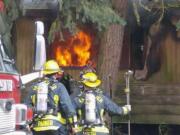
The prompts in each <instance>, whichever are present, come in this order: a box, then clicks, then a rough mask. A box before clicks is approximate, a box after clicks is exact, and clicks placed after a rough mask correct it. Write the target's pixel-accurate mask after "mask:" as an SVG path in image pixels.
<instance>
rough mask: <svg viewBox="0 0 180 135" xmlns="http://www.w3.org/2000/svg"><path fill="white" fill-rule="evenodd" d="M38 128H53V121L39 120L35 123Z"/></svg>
mask: <svg viewBox="0 0 180 135" xmlns="http://www.w3.org/2000/svg"><path fill="white" fill-rule="evenodd" d="M37 125H38V127H47V126H53V120H40V121H38V122H37Z"/></svg>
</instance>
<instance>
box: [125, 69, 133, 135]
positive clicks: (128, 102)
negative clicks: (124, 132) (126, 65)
mask: <svg viewBox="0 0 180 135" xmlns="http://www.w3.org/2000/svg"><path fill="white" fill-rule="evenodd" d="M132 74H133V71H131V70H128V71H127V72H126V73H125V75H124V77H125V80H126V88H125V93H126V102H127V105H130V87H129V79H130V76H131V75H132ZM130 126H131V121H130V113H129V114H128V135H130V134H131V127H130Z"/></svg>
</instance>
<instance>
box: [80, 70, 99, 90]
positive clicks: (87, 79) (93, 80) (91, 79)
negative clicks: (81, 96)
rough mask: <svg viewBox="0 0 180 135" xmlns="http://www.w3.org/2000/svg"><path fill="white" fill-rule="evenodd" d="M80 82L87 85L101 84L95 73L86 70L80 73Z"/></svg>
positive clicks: (95, 85)
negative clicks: (82, 73)
mask: <svg viewBox="0 0 180 135" xmlns="http://www.w3.org/2000/svg"><path fill="white" fill-rule="evenodd" d="M82 83H83V84H84V85H86V86H88V87H92V88H94V87H97V86H99V85H100V84H101V80H99V79H98V78H97V75H96V74H95V73H93V72H88V73H85V74H84V75H82Z"/></svg>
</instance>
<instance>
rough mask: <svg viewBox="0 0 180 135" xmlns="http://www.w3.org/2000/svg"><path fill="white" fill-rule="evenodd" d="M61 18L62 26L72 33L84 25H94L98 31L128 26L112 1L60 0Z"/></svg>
mask: <svg viewBox="0 0 180 135" xmlns="http://www.w3.org/2000/svg"><path fill="white" fill-rule="evenodd" d="M59 16H60V20H61V21H62V24H63V25H62V26H63V27H64V28H68V29H69V31H70V32H72V33H73V32H74V31H76V28H77V26H78V25H82V24H92V25H93V26H94V27H95V28H96V29H97V30H98V31H103V30H105V29H106V28H107V27H108V26H109V25H111V24H122V25H125V24H126V22H125V20H124V19H122V18H121V17H119V15H118V14H117V13H116V12H115V11H114V10H113V8H112V3H111V1H110V0H73V1H72V0H59Z"/></svg>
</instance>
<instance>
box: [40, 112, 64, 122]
mask: <svg viewBox="0 0 180 135" xmlns="http://www.w3.org/2000/svg"><path fill="white" fill-rule="evenodd" d="M47 119H51V120H56V121H59V122H60V123H62V124H66V119H64V118H63V117H62V116H61V114H60V113H58V115H57V116H53V115H46V116H45V117H44V118H42V120H47Z"/></svg>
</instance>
